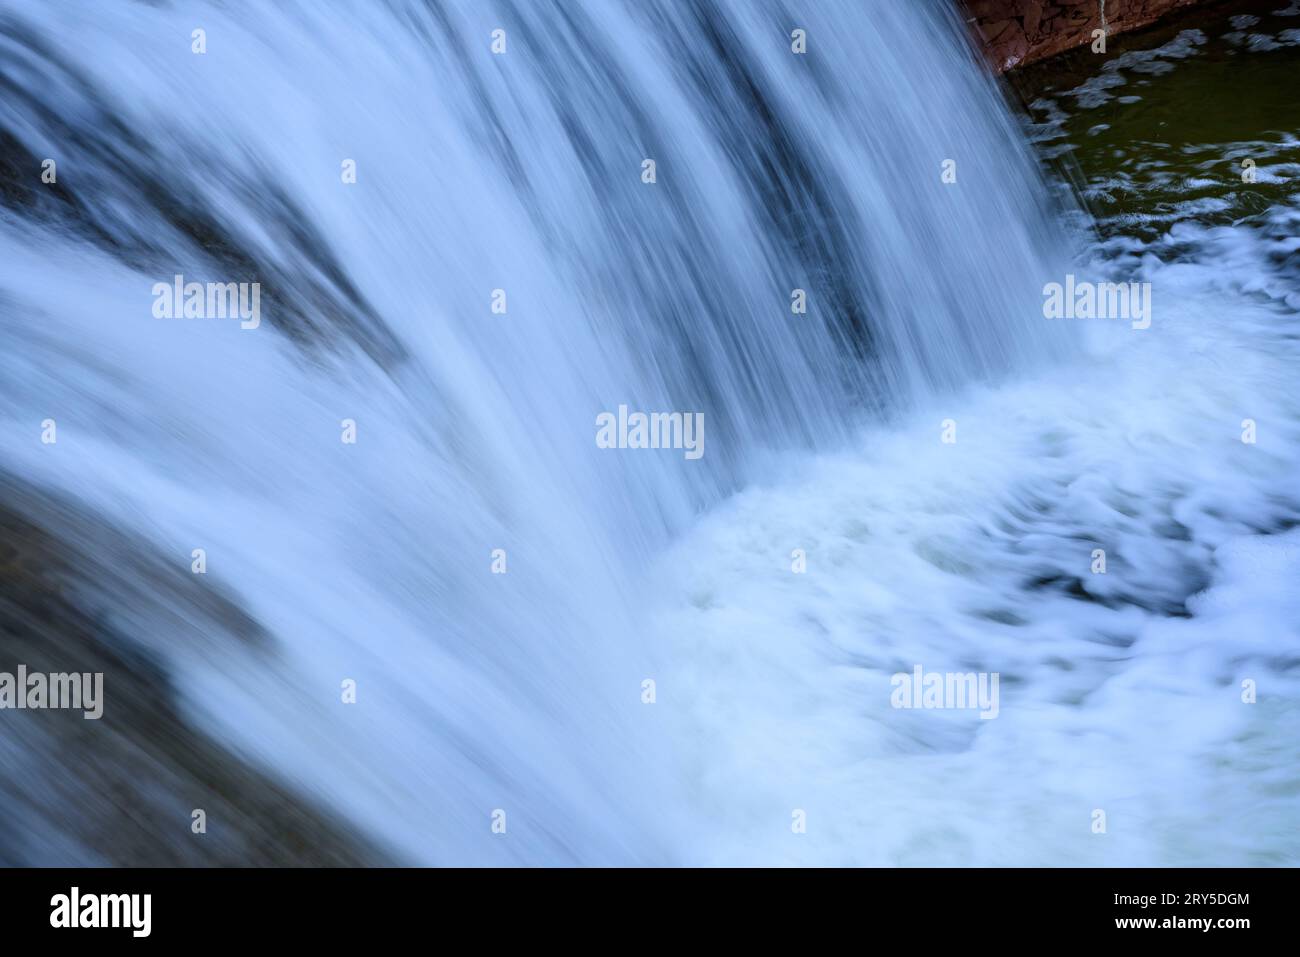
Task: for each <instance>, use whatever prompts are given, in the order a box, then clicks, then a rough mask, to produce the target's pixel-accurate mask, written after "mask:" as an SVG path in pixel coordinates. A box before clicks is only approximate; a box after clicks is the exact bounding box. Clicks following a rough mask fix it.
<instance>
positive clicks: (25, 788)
mask: <svg viewBox="0 0 1300 957" xmlns="http://www.w3.org/2000/svg"><path fill="white" fill-rule="evenodd" d="M105 556H111V557H109V558H107V559H106V558H105ZM174 564H175V563H166V562H163V561H161V560H160V559H159V558H158V557H157V556H156V555H154V554H152V552H151V550H150V549H149V548H148V546H147V545H145V544H144V543H141V542H139V541H135V540H132V539H130V538H129V537H128V536H125V535H122V534H121V533H120V532H117V531H115V530H113V529H110V528H106V527H104V526H103V525H102V524H97V523H96V522H95V519H94V518H93V517H91V516H90V515H89V514H87V513H85V512H83V511H81V510H79V509H77V508H76V507H75V506H72V505H71V504H69V503H67V502H64V501H61V500H57V499H55V498H54V497H52V496H49V495H48V494H45V493H41V492H37V491H35V490H34V489H32V488H31V487H30V486H27V485H26V484H24V483H22V482H21V481H18V480H15V479H14V477H13V476H9V475H6V474H5V473H3V472H0V672H6V673H8V674H11V675H13V674H17V669H18V666H19V665H22V666H25V667H26V669H27V673H28V674H35V673H41V674H51V673H92V674H93V673H95V672H102V673H103V675H104V678H103V691H102V701H103V715H102V717H101V718H99V719H98V720H86V719H85V718H84V717H83V713H82V711H80V710H55V709H45V710H28V709H23V710H16V709H13V708H5V709H3V710H0V808H3V810H4V813H3V814H0V866H6V867H13V866H86V865H89V866H104V865H108V866H163V867H171V866H278V867H291V866H332V865H339V866H355V865H361V864H382V863H386V862H387V861H388V859H389V858H388V855H386V854H384V853H382V852H380V851H379V850H377V849H376V848H374V847H372V846H370V845H369V844H368V843H367V841H366V840H365V838H364V837H361V836H360V835H358V834H356V833H354V832H352V831H351V830H349V829H348V828H347V826H346V824H344V823H343V822H342V821H341V820H340V819H339V818H338V817H336V816H335V815H333V814H331V813H330V812H329V811H327V810H326V809H324V808H323V807H321V806H320V805H319V804H318V803H317V802H316V801H315V800H314V798H313V797H312V796H310V795H304V794H302V793H299V792H297V791H295V789H294V787H293V785H292V784H290V783H289V782H285V781H282V780H279V779H277V778H276V777H275V776H274V775H273V774H272V773H271V772H270V771H269V770H267V769H265V768H259V767H257V766H255V765H254V764H253V763H252V762H251V761H250V760H248V759H247V758H246V757H245V756H243V755H240V754H239V753H237V752H235V751H234V750H232V749H231V748H229V747H227V746H226V745H225V744H224V743H223V742H221V741H220V740H218V739H216V738H215V737H213V736H212V735H211V734H207V733H204V732H202V731H200V730H198V729H197V728H196V727H195V725H194V724H193V723H192V722H191V721H190V720H189V719H188V718H187V717H186V715H185V711H184V708H183V707H182V704H181V702H180V700H179V696H178V695H177V693H176V690H175V688H174V687H173V685H172V682H171V680H170V678H169V675H168V672H167V668H166V667H165V665H164V661H163V657H162V655H160V654H158V650H157V649H156V648H152V647H150V645H149V643H147V642H145V641H144V640H142V639H141V638H140V637H139V635H138V634H137V633H136V630H135V629H133V628H132V627H130V625H129V624H128V623H126V622H125V621H122V620H116V619H118V618H120V616H115V615H110V614H108V613H106V612H105V609H107V608H108V607H110V601H109V598H110V595H111V594H116V595H118V597H119V598H120V599H121V600H122V601H124V602H129V603H130V606H129V607H133V608H136V609H139V610H140V611H141V612H143V613H144V614H145V615H151V614H152V613H151V612H150V611H149V609H150V607H153V608H154V609H155V611H156V610H158V609H161V608H162V606H163V604H164V602H165V601H167V600H169V599H170V600H171V602H170V603H171V606H172V607H183V608H186V609H188V612H187V614H186V615H185V616H182V617H179V618H174V619H172V620H171V624H170V626H168V627H165V628H163V629H162V631H161V633H163V634H165V635H166V637H167V640H168V641H171V642H176V643H178V644H182V643H188V644H190V645H191V646H193V645H194V644H195V643H197V642H205V641H208V642H216V641H219V640H225V638H219V637H218V636H228V638H229V640H230V641H231V642H232V643H234V644H237V645H239V646H242V647H244V648H245V649H246V650H248V651H249V652H250V653H254V654H267V655H270V654H274V648H273V644H274V643H273V641H272V640H271V639H270V637H269V636H267V635H266V634H265V633H264V632H263V631H262V630H261V629H260V628H259V627H258V626H257V624H256V623H255V622H253V621H251V620H250V619H248V618H247V616H245V615H243V613H242V612H241V611H240V610H239V609H238V607H237V606H236V605H235V604H234V603H233V602H230V601H229V600H228V599H226V598H223V597H221V596H219V595H214V594H213V593H212V591H211V590H209V589H204V588H202V587H200V586H198V585H196V583H195V582H193V581H190V580H188V578H187V576H186V575H185V574H184V572H183V571H177V570H176V569H175V568H174V567H171V565H174ZM181 567H182V568H183V563H182V566H181ZM205 592H206V593H205ZM216 650H217V649H216V645H215V644H214V645H213V651H216ZM225 653H227V654H229V653H232V651H227V652H225ZM195 809H201V810H203V811H204V812H205V814H206V832H205V833H202V834H198V833H195V832H194V829H193V828H192V826H191V822H192V814H193V811H194V810H195Z"/></svg>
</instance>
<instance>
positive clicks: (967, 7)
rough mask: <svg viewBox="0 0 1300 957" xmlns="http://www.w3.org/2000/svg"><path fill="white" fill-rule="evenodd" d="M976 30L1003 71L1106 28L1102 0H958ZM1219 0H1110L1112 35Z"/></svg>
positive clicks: (989, 56)
mask: <svg viewBox="0 0 1300 957" xmlns="http://www.w3.org/2000/svg"><path fill="white" fill-rule="evenodd" d="M954 2H956V3H959V4H960V5H961V7H962V8H963V10H964V13H965V16H966V19H967V20H968V22H969V23H970V25H971V34H972V36H973V38H974V40H975V42H976V44H977V45H978V46H979V47H980V49H981V50H982V51H983V53H984V57H985V59H986V60H987V61H988V62H989V64H990V66H992V67H993V69H994V70H995V71H997V72H998V73H1002V72H1004V71H1006V70H1010V69H1013V68H1014V67H1017V66H1021V65H1022V64H1025V63H1032V62H1034V61H1035V60H1043V59H1046V58H1047V57H1051V56H1055V55H1056V54H1058V53H1064V52H1065V51H1066V50H1070V49H1073V48H1074V47H1077V46H1083V45H1084V44H1087V43H1091V42H1092V31H1093V30H1096V29H1099V28H1100V27H1101V19H1102V8H1101V3H1100V0H954ZM1207 2H1213V0H1106V4H1105V15H1106V33H1107V35H1108V36H1115V35H1116V34H1119V33H1123V32H1125V31H1127V30H1136V29H1139V28H1141V27H1145V26H1149V25H1150V24H1152V23H1154V22H1155V21H1156V20H1159V19H1160V18H1161V17H1164V16H1165V15H1167V14H1169V13H1171V12H1173V11H1175V10H1180V9H1184V8H1187V7H1191V6H1195V5H1197V4H1201V3H1207Z"/></svg>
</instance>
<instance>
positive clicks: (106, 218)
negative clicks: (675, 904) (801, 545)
mask: <svg viewBox="0 0 1300 957" xmlns="http://www.w3.org/2000/svg"><path fill="white" fill-rule="evenodd" d="M962 29H963V28H962V24H961V23H960V21H959V18H958V16H957V14H956V13H955V12H954V10H953V9H952V8H951V5H950V4H948V3H946V2H938V0H934V2H907V3H899V2H894V0H869V2H862V0H843V2H832V0H807V2H796V0H788V2H772V3H769V2H752V3H751V2H744V0H626V2H622V0H590V2H578V0H518V2H511V0H494V2H482V0H456V2H428V3H419V2H414V0H409V2H407V0H391V2H387V3H383V4H381V3H370V4H360V5H356V6H355V7H347V8H344V7H340V6H335V5H318V4H310V3H301V4H261V3H246V4H245V3H233V4H232V3H201V4H199V3H196V4H184V5H171V6H163V7H156V6H152V5H144V4H105V3H101V2H99V0H68V2H65V3H59V4H48V5H37V6H32V5H29V4H20V3H4V4H3V5H0V169H2V170H3V171H4V174H5V175H4V178H3V179H4V181H3V183H2V184H0V259H2V260H3V261H4V263H5V267H4V269H3V272H2V274H0V342H2V343H3V346H4V348H3V355H2V357H0V370H2V371H0V381H3V388H2V389H0V421H2V422H3V429H0V456H2V458H0V477H3V482H4V484H3V486H0V487H3V488H4V489H5V499H4V502H5V508H7V509H10V510H12V511H15V512H22V513H24V514H30V515H36V517H37V518H38V519H39V521H40V522H41V524H42V526H43V527H44V528H46V529H47V530H48V531H49V533H50V534H51V535H53V536H55V537H56V538H57V539H59V540H62V541H65V542H69V543H78V542H82V543H84V542H92V543H94V548H95V549H96V552H95V554H96V555H98V556H99V559H100V561H101V563H102V564H103V566H104V567H105V568H107V569H109V570H110V571H112V572H113V574H114V575H116V576H121V580H120V581H119V580H117V579H116V578H115V579H112V580H105V579H103V578H99V579H96V578H95V576H93V575H89V574H88V575H87V581H85V582H84V583H83V585H84V590H85V593H86V594H88V595H91V596H93V602H92V603H93V604H94V605H95V607H96V608H97V609H98V610H99V613H100V614H102V615H103V616H105V621H107V622H109V623H111V624H112V625H113V627H114V628H115V629H117V630H118V631H120V632H122V633H124V634H126V635H128V636H129V637H130V638H131V640H132V641H133V642H135V643H136V644H138V645H139V646H140V647H141V648H144V649H146V650H147V651H148V653H149V654H150V655H152V656H155V657H156V658H157V660H158V661H160V662H161V665H162V667H163V668H164V669H165V670H166V672H167V673H168V674H169V675H170V680H171V681H172V682H173V683H174V684H175V688H176V694H177V695H178V698H179V701H180V702H181V703H182V708H183V711H184V713H185V715H186V716H187V717H188V719H189V720H192V721H194V722H195V723H196V724H198V725H199V726H201V727H203V728H205V729H207V730H208V731H209V732H210V733H211V734H212V735H213V736H214V737H216V738H218V739H219V740H222V741H225V742H228V743H230V745H231V747H233V748H235V749H237V750H238V751H239V752H240V753H242V754H247V755H250V756H251V758H252V759H253V760H255V761H256V762H257V763H258V764H260V765H262V766H264V767H267V768H269V769H272V770H273V771H274V773H275V774H277V775H278V776H280V777H281V778H282V779H283V780H284V781H286V782H288V784H289V785H290V786H292V787H294V788H297V789H299V790H301V791H302V792H303V793H307V794H312V795H316V796H319V797H320V798H321V799H322V800H323V801H324V802H325V803H327V804H328V805H329V806H330V807H332V808H334V809H337V810H338V811H339V813H340V814H342V815H344V816H345V817H346V819H347V820H348V821H349V822H351V824H352V826H354V827H356V828H357V829H358V830H361V831H364V832H366V833H367V834H369V835H371V836H373V837H374V839H375V840H376V841H377V842H379V843H380V844H382V845H383V846H385V847H389V848H392V849H393V852H392V853H393V856H394V857H395V858H397V859H403V860H412V861H416V862H423V863H625V862H633V861H635V862H644V863H673V862H683V861H688V860H690V859H691V857H692V852H691V848H690V846H689V843H688V842H686V841H685V840H684V835H685V834H687V833H690V832H691V830H692V828H695V827H697V826H699V825H698V822H696V821H693V820H692V816H693V813H694V812H692V811H690V810H688V802H687V801H685V800H684V798H683V791H684V790H686V789H687V788H688V785H687V784H685V783H684V776H683V774H682V773H681V771H680V767H679V765H680V764H681V762H682V761H683V760H685V759H684V757H683V755H684V754H685V753H686V752H687V751H688V750H689V749H690V748H691V747H692V746H693V744H694V743H693V742H690V741H682V740H679V739H677V738H676V737H675V734H674V731H673V727H674V726H673V725H672V723H671V722H669V721H667V720H665V719H664V718H662V717H661V715H662V713H663V712H664V710H665V708H667V707H669V706H668V705H666V704H665V703H663V701H662V700H661V702H660V703H659V704H658V705H657V706H656V708H647V707H645V706H644V705H643V704H642V701H641V689H642V686H643V685H642V683H643V681H644V680H645V678H646V677H647V675H649V674H650V673H651V670H652V668H653V667H654V664H653V662H654V660H655V658H656V656H657V655H658V654H660V653H661V648H660V647H659V646H658V645H657V640H656V638H655V635H654V634H652V633H651V631H650V630H649V629H648V628H647V626H646V621H647V620H648V616H649V613H650V611H651V610H652V609H653V608H654V606H655V604H656V602H657V601H658V600H659V598H660V597H661V596H660V595H658V594H657V593H656V588H655V586H654V585H653V584H652V582H654V581H656V579H655V578H654V577H653V576H650V575H648V574H647V569H648V568H649V567H651V565H652V564H653V563H654V561H655V560H656V558H657V557H658V556H659V555H661V554H662V553H663V551H664V549H665V548H667V547H669V546H670V545H671V544H672V543H673V542H675V541H677V540H678V538H679V536H681V535H682V534H683V533H684V532H685V531H686V530H687V529H689V528H690V527H691V526H692V524H693V523H694V522H695V521H696V519H697V518H698V516H700V515H701V514H703V513H705V512H707V511H708V510H710V509H711V508H713V507H715V506H716V505H717V504H718V503H719V502H721V501H723V500H724V499H725V498H726V497H727V496H729V495H731V494H733V493H735V492H737V491H738V490H742V489H744V488H746V487H747V486H749V485H750V484H751V483H754V482H756V481H762V480H764V479H765V478H768V477H772V476H776V475H779V474H780V473H781V472H782V470H783V468H785V465H784V464H783V463H788V462H790V461H804V460H807V459H808V458H809V457H812V456H817V455H823V454H832V453H835V452H837V451H838V450H841V449H843V448H844V447H845V446H846V444H848V443H849V442H850V441H851V440H852V437H853V436H855V435H856V434H858V432H859V430H860V429H861V428H863V427H864V426H881V425H886V424H888V423H890V422H895V421H898V420H900V419H901V418H904V417H906V416H908V415H910V414H911V413H912V411H913V410H914V409H916V408H917V407H918V406H920V405H923V404H924V403H927V402H930V401H933V400H935V398H936V397H944V396H951V395H954V394H957V393H960V392H961V391H962V390H965V389H968V388H971V387H974V386H985V385H989V384H992V383H997V382H999V381H1004V380H1006V379H1007V378H1009V377H1015V376H1017V375H1021V374H1024V373H1025V372H1026V371H1029V370H1041V369H1044V368H1047V367H1049V366H1050V364H1051V363H1052V362H1054V361H1055V360H1056V359H1057V358H1059V357H1060V356H1061V355H1062V354H1063V351H1064V350H1066V349H1068V348H1070V345H1071V337H1070V336H1069V335H1067V332H1066V330H1065V328H1064V326H1063V325H1058V326H1053V325H1052V324H1050V323H1047V322H1045V321H1044V320H1043V318H1042V313H1041V286H1042V283H1043V281H1044V277H1048V278H1051V277H1057V276H1060V275H1062V274H1063V270H1064V267H1063V266H1058V265H1057V262H1058V261H1060V262H1063V261H1064V258H1065V256H1066V255H1068V252H1069V250H1068V249H1067V248H1066V244H1065V242H1064V241H1063V240H1062V239H1061V237H1060V236H1059V235H1058V234H1057V232H1056V230H1055V228H1054V227H1053V225H1052V222H1053V217H1052V207H1051V202H1050V200H1049V198H1048V194H1047V191H1046V189H1045V187H1044V185H1043V182H1042V180H1041V177H1040V173H1039V169H1038V166H1037V163H1036V161H1035V159H1034V158H1033V156H1032V155H1031V153H1030V152H1029V150H1028V147H1027V146H1026V145H1025V143H1024V138H1023V135H1022V134H1021V133H1020V131H1019V128H1018V127H1017V126H1016V124H1015V123H1014V122H1013V120H1012V118H1011V115H1010V112H1009V111H1008V110H1007V109H1006V108H1005V105H1004V104H1003V102H1002V101H1001V99H1000V93H999V92H998V90H997V88H996V87H995V85H994V82H993V81H992V80H991V79H990V78H988V77H987V76H985V75H984V74H983V72H982V71H981V69H980V68H979V67H978V65H977V63H976V61H975V59H974V56H973V54H972V53H971V52H970V50H969V49H968V45H967V41H966V38H965V37H964V36H963V33H962ZM196 31H201V33H200V32H196ZM796 31H802V37H803V42H804V44H806V46H805V52H796V50H795V46H796V43H795V40H794V35H795V33H796ZM198 46H202V48H203V49H202V50H201V52H199V51H197V50H196V48H197V47H198ZM46 160H53V161H54V169H55V170H56V179H55V180H54V181H52V182H48V181H44V180H42V170H43V169H44V168H45V166H44V163H45V161H46ZM647 161H652V165H649V166H648V165H647ZM349 164H351V166H350V167H349ZM349 169H350V170H352V171H353V172H354V173H355V181H354V182H352V181H349V180H348V170H349ZM648 170H652V171H653V173H652V175H649V174H648V173H647V171H648ZM176 276H183V277H184V280H185V281H195V282H199V283H203V284H207V283H222V284H225V283H246V284H251V283H257V284H258V285H259V288H260V290H261V300H260V301H261V306H260V310H261V315H260V324H258V325H257V327H256V328H246V327H242V326H241V323H239V322H233V321H228V320H223V319H213V318H189V319H187V318H184V317H183V316H180V315H178V317H177V318H159V317H158V316H157V315H156V313H155V311H154V307H155V305H156V296H157V294H156V293H155V292H154V289H155V287H156V286H157V285H158V284H164V285H169V284H171V283H172V282H173V280H174V277H176ZM796 303H801V304H802V305H803V306H804V307H805V308H798V307H797V306H796V305H795V304H796ZM178 312H179V307H178ZM620 406H626V407H627V408H628V409H631V410H642V411H646V412H652V411H658V412H665V413H667V412H683V413H702V415H703V422H704V423H705V430H706V431H705V434H706V435H707V440H706V442H705V445H704V454H703V455H702V456H701V457H699V458H698V459H691V458H689V457H687V456H685V455H683V454H682V453H681V452H680V451H675V450H653V449H641V450H638V449H624V450H617V451H616V450H612V449H606V448H600V447H598V445H597V442H596V441H595V435H596V421H597V417H598V416H599V415H601V414H602V413H606V412H609V413H614V412H616V410H618V408H619V407H620ZM46 420H50V421H52V422H54V423H56V425H57V430H58V431H57V442H55V443H52V444H51V443H43V442H42V441H41V435H42V423H43V422H45V421H46ZM346 422H351V423H352V428H353V429H354V430H355V431H354V435H355V442H347V441H344V440H343V439H342V438H341V436H343V435H344V433H345V432H346V430H347V425H346V424H345V423H346ZM936 427H937V420H936ZM38 499H39V500H40V501H41V502H44V503H45V504H44V505H43V506H42V507H41V509H40V510H39V513H38V512H37V511H36V509H37V506H36V505H35V504H34V503H35V502H36V501H37V500H38ZM50 503H71V504H70V505H69V507H67V508H64V507H58V506H56V505H53V504H50ZM72 505H75V508H73V507H71V506H72ZM90 526H94V528H96V529H99V530H100V532H95V531H92V529H91V528H90ZM104 529H111V530H113V531H114V533H115V534H117V533H120V537H114V538H111V539H109V538H105V537H104V536H103V535H102V534H101V532H102V530H104ZM110 541H111V542H116V543H119V544H118V545H110V544H106V542H110ZM125 543H129V549H130V550H131V552H130V553H128V551H127V549H128V545H127V544H125ZM113 548H121V549H122V551H121V553H116V554H115V553H113V552H112V549H113ZM195 549H203V551H204V554H205V556H206V563H207V567H206V573H205V574H206V577H205V578H203V579H202V580H201V584H200V588H201V589H202V590H203V591H204V593H205V594H206V593H208V592H211V593H212V594H220V595H221V596H223V600H224V601H228V602H229V603H230V605H231V606H232V607H234V608H237V609H238V615H239V617H240V620H241V621H243V620H247V621H248V622H252V623H255V628H256V629H257V630H258V631H259V633H261V634H264V635H265V636H266V637H265V644H264V646H262V648H261V650H251V649H250V648H249V646H248V645H247V643H245V642H242V641H240V640H239V638H238V637H237V636H236V635H235V632H237V631H238V630H239V628H240V627H242V626H236V625H234V624H231V618H230V616H225V617H223V616H215V617H204V618H203V619H202V620H201V621H200V620H199V616H198V614H197V613H196V612H195V611H194V607H193V606H194V603H197V602H200V601H201V600H200V599H199V598H196V597H194V595H193V593H192V589H193V586H194V584H195V579H197V577H198V576H195V575H194V574H193V572H192V569H191V563H192V555H193V553H194V550H195ZM143 554H147V555H148V556H150V559H151V561H152V562H153V564H151V565H149V566H148V567H149V568H151V569H153V571H151V572H150V573H149V574H152V575H156V576H158V579H159V584H158V587H157V588H155V587H154V583H153V581H152V579H150V580H148V581H144V582H143V583H142V580H141V579H140V578H139V576H140V575H141V574H143V573H142V572H140V571H139V569H140V568H141V567H142V566H141V563H140V560H139V557H140V555H143ZM498 563H500V564H502V565H503V566H504V569H505V573H504V574H494V571H499V570H500V569H497V568H496V567H495V566H496V565H497V564H498ZM105 574H107V572H106V573H105ZM127 579H130V581H131V583H132V584H133V587H138V588H140V589H141V591H142V592H148V593H150V594H151V595H152V597H151V598H150V599H149V602H150V603H149V604H147V605H145V604H140V603H137V604H131V603H129V602H127V601H126V600H124V599H123V598H122V595H123V594H125V592H124V591H123V590H122V589H124V588H125V587H126V586H125V584H124V582H125V581H126V580H127ZM182 579H183V580H184V581H183V584H184V587H185V589H187V590H186V591H183V592H182V591H175V590H170V587H168V588H164V587H163V585H162V584H161V583H162V582H164V581H166V582H172V581H174V580H182ZM178 587H179V586H178ZM204 600H206V599H204ZM143 601H144V599H143V598H141V599H139V602H143ZM177 622H184V623H185V629H187V630H185V632H184V635H185V637H184V640H181V639H180V637H179V635H180V633H179V632H178V631H177V630H176V629H177V628H178V627H180V626H179V625H177V624H176V623H177ZM249 627H254V626H253V625H250V626H249ZM51 640H55V639H54V638H53V637H52V639H51ZM346 680H351V681H354V682H355V683H356V684H355V687H356V696H357V697H356V703H355V704H344V703H342V702H341V700H340V690H339V689H340V686H341V682H344V681H346ZM105 694H106V698H107V707H108V708H109V709H112V708H113V706H114V704H113V694H114V689H113V688H112V687H111V686H109V687H107V688H106V691H105ZM661 694H662V695H663V696H664V697H665V698H667V699H671V691H670V690H668V689H661ZM496 810H503V811H505V813H506V816H507V819H508V821H509V825H508V827H509V832H508V833H509V839H506V840H503V839H501V838H502V836H501V835H498V834H494V833H493V832H492V829H491V828H490V827H489V822H490V820H491V816H492V814H493V812H494V811H496Z"/></svg>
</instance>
